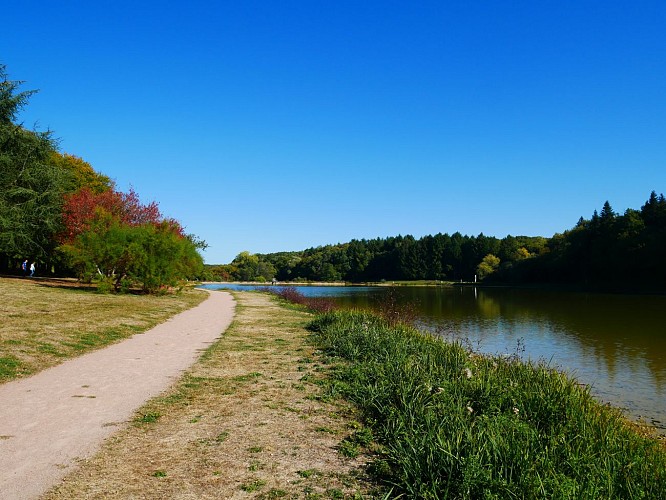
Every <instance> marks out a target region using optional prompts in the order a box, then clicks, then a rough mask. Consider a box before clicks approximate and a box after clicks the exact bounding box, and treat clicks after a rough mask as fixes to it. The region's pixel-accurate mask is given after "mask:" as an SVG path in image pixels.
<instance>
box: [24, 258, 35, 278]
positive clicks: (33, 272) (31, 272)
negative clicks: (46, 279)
mask: <svg viewBox="0 0 666 500" xmlns="http://www.w3.org/2000/svg"><path fill="white" fill-rule="evenodd" d="M26 262H27V261H26ZM34 275H35V263H34V262H33V263H32V264H30V277H31V278H32V277H33V276H34Z"/></svg>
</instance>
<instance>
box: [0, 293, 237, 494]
mask: <svg viewBox="0 0 666 500" xmlns="http://www.w3.org/2000/svg"><path fill="white" fill-rule="evenodd" d="M234 306H235V303H234V301H233V299H232V297H231V296H230V295H229V294H228V293H224V292H213V293H211V294H210V297H209V298H208V299H207V300H205V301H204V302H203V303H201V304H200V305H198V306H197V307H194V308H192V309H189V310H187V311H185V312H183V313H180V314H178V315H176V316H174V317H173V318H171V319H170V320H168V321H166V322H165V323H162V324H161V325H158V326H156V327H155V328H153V329H151V330H148V331H147V332H145V333H143V334H139V335H135V336H134V337H132V338H130V339H128V340H126V341H123V342H121V343H119V344H115V345H112V346H110V347H107V348H105V349H101V350H99V351H95V352H93V353H90V354H87V355H85V356H81V357H78V358H75V359H72V360H69V361H66V362H64V363H63V364H61V365H58V366H56V367H53V368H50V369H48V370H44V371H43V372H40V373H38V374H37V375H35V376H33V377H30V378H27V379H23V380H18V381H15V382H10V383H7V384H4V385H1V386H0V498H2V499H24V498H36V497H37V496H39V495H41V494H43V493H44V492H45V491H47V490H48V489H49V488H51V487H52V486H53V485H54V484H56V483H57V482H58V481H59V480H60V479H61V478H62V477H64V476H65V475H66V474H67V473H68V472H69V471H70V470H71V469H72V467H73V466H74V465H76V464H77V463H78V460H80V459H82V458H85V457H89V456H91V455H92V454H93V453H94V452H95V451H96V449H97V448H98V447H99V445H100V444H101V443H102V441H103V440H104V439H105V438H106V437H108V436H109V435H111V434H112V433H113V432H114V431H116V430H117V426H118V425H120V424H123V423H125V422H126V421H127V420H128V419H130V418H131V416H132V415H133V413H134V412H135V411H136V409H137V408H139V407H140V406H141V405H142V404H144V403H145V402H146V401H147V400H148V399H150V398H152V397H154V396H156V395H157V394H159V393H161V392H162V391H164V390H165V389H167V388H168V387H169V386H170V385H172V384H173V382H174V380H177V379H178V378H179V377H180V376H181V375H182V372H183V371H184V370H185V369H187V368H188V367H189V366H191V365H192V363H193V362H194V361H195V360H196V359H197V358H198V357H199V355H200V353H201V351H202V350H204V349H205V348H207V347H208V346H209V345H210V344H211V343H212V342H214V341H215V340H216V339H217V338H218V337H220V335H221V334H222V333H223V332H224V331H225V329H226V328H227V327H228V326H229V324H230V323H231V320H232V318H233V315H234Z"/></svg>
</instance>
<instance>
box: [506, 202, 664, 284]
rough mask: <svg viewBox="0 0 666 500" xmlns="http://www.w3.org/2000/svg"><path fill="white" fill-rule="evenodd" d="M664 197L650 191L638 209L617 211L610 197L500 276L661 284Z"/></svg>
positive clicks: (521, 279) (519, 279)
mask: <svg viewBox="0 0 666 500" xmlns="http://www.w3.org/2000/svg"><path fill="white" fill-rule="evenodd" d="M664 248H666V199H665V198H664V196H663V195H659V196H657V194H656V193H655V192H654V191H653V192H652V193H651V194H650V197H649V199H648V200H647V201H646V203H645V204H644V205H643V206H642V207H641V209H640V210H634V209H627V210H626V211H625V213H624V214H623V215H618V214H617V213H615V211H614V210H613V209H612V207H611V205H610V203H609V202H608V201H607V202H605V203H604V205H603V207H602V209H601V212H600V213H597V211H595V212H594V213H593V215H592V217H591V219H589V220H586V219H583V218H582V217H581V218H580V220H579V221H578V223H577V224H576V226H575V227H574V228H572V229H570V230H568V231H565V232H564V233H562V234H556V235H554V236H553V237H552V238H551V239H550V240H549V241H548V245H547V251H546V252H543V253H542V254H541V255H539V256H537V257H536V258H534V259H529V260H528V261H520V262H516V265H515V266H513V267H512V268H510V269H505V270H504V271H505V272H502V270H500V273H498V274H499V275H500V276H499V278H500V279H504V280H507V281H514V282H539V283H572V284H580V285H585V286H594V287H604V288H627V287H640V288H643V289H645V288H654V289H663V288H664V287H665V286H666V261H665V260H664V258H663V249H664Z"/></svg>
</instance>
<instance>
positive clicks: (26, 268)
mask: <svg viewBox="0 0 666 500" xmlns="http://www.w3.org/2000/svg"><path fill="white" fill-rule="evenodd" d="M21 269H22V270H23V277H24V278H25V277H26V276H27V275H28V259H25V260H24V261H23V264H21Z"/></svg>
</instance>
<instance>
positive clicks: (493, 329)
mask: <svg viewBox="0 0 666 500" xmlns="http://www.w3.org/2000/svg"><path fill="white" fill-rule="evenodd" d="M205 287H207V288H221V287H231V288H234V289H241V290H242V289H254V288H256V287H252V286H244V285H218V284H215V285H205ZM297 288H298V290H299V291H301V292H302V293H303V294H305V295H310V296H329V297H331V298H334V299H335V300H336V301H337V302H339V303H340V304H342V305H345V306H350V307H359V308H362V307H368V306H372V305H373V304H376V303H377V301H378V300H380V298H381V297H382V295H383V294H384V293H386V290H387V287H319V286H305V287H297ZM391 289H392V291H393V292H394V293H395V294H396V296H397V297H398V299H399V301H400V302H402V303H404V304H413V306H414V307H415V308H416V310H417V312H418V315H419V326H420V327H422V328H424V329H428V330H430V331H433V332H436V333H438V334H439V335H441V336H442V337H444V338H446V339H449V340H457V341H461V342H463V343H465V344H466V345H469V346H471V347H472V348H473V349H474V350H476V351H479V352H483V353H488V354H509V355H512V354H518V355H519V356H520V357H521V358H523V359H525V360H527V359H531V360H535V361H537V360H543V361H546V362H547V363H548V364H549V365H550V366H553V367H557V368H559V369H561V370H563V371H566V372H568V373H570V374H572V375H573V376H574V377H576V378H577V379H578V380H579V381H580V382H581V383H584V384H587V385H589V386H590V387H591V390H592V393H593V394H595V396H597V398H598V399H600V400H601V401H603V402H610V403H612V404H613V405H615V406H618V407H620V408H623V409H624V410H625V412H626V413H627V415H628V416H630V417H633V418H642V419H644V420H645V421H646V422H648V423H652V424H654V425H655V426H656V427H658V428H661V430H662V432H666V296H655V295H615V294H597V293H595V294H588V293H574V292H561V291H546V290H534V289H514V288H480V287H478V288H475V287H392V288H391Z"/></svg>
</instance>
